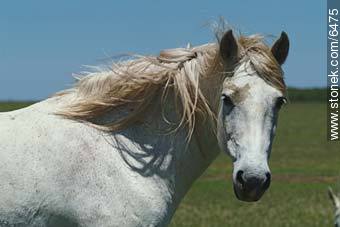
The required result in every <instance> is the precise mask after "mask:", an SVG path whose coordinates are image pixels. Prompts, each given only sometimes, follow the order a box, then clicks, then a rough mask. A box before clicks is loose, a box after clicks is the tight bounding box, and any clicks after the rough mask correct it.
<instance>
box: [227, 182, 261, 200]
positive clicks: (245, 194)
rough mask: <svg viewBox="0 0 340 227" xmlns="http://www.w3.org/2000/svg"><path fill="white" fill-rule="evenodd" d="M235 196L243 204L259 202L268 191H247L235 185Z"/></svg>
mask: <svg viewBox="0 0 340 227" xmlns="http://www.w3.org/2000/svg"><path fill="white" fill-rule="evenodd" d="M233 188H234V194H235V196H236V198H237V199H238V200H240V201H243V202H257V201H259V200H260V199H261V198H262V195H263V194H264V192H265V191H266V190H263V191H262V190H261V191H259V190H252V191H247V190H244V189H243V188H242V186H241V185H239V184H234V187H233Z"/></svg>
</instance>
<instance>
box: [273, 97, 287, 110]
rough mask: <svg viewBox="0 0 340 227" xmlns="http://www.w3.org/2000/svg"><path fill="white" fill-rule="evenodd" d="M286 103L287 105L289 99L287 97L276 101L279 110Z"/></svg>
mask: <svg viewBox="0 0 340 227" xmlns="http://www.w3.org/2000/svg"><path fill="white" fill-rule="evenodd" d="M286 103H287V99H286V98H285V97H279V98H277V100H276V103H275V107H276V108H277V109H280V108H281V107H282V106H283V105H284V104H286Z"/></svg>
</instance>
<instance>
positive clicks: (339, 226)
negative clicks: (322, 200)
mask: <svg viewBox="0 0 340 227" xmlns="http://www.w3.org/2000/svg"><path fill="white" fill-rule="evenodd" d="M328 195H329V198H330V199H331V201H332V203H333V205H334V211H335V212H334V226H335V227H340V199H339V197H338V196H337V195H336V194H335V193H334V192H333V190H332V189H331V188H328Z"/></svg>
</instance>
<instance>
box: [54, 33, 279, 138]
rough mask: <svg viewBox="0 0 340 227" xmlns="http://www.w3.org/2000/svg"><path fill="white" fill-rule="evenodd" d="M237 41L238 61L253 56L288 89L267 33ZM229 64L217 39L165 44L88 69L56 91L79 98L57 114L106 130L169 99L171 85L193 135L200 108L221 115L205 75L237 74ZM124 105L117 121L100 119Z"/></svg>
mask: <svg viewBox="0 0 340 227" xmlns="http://www.w3.org/2000/svg"><path fill="white" fill-rule="evenodd" d="M238 43H239V46H240V61H239V64H240V63H242V62H245V61H248V62H250V65H251V66H252V67H253V68H254V70H255V71H256V72H257V73H258V75H259V76H261V77H262V78H263V79H264V80H265V81H266V82H267V83H269V84H270V85H272V86H274V87H276V88H278V89H279V90H281V91H283V92H284V91H285V89H286V88H285V84H284V81H283V72H282V69H281V67H280V65H279V64H278V63H277V62H276V60H275V58H274V57H273V55H272V54H271V50H270V48H269V47H268V46H267V45H265V44H264V42H263V38H262V37H261V36H259V35H254V36H249V37H244V36H240V37H239V38H238ZM224 70H225V67H224V66H223V64H222V59H221V57H220V54H219V45H218V44H213V43H211V44H205V45H202V46H197V47H193V48H190V47H188V48H176V49H169V50H163V51H161V52H160V55H159V56H157V57H155V56H138V57H137V59H134V60H129V61H125V62H120V63H114V64H113V65H112V66H111V67H110V68H109V69H108V70H99V71H98V72H93V73H88V74H86V75H83V77H81V78H80V79H78V81H77V83H76V85H75V86H74V88H71V89H68V90H65V91H62V92H60V93H58V94H57V95H58V96H64V95H66V94H70V93H72V94H74V95H75V96H76V99H75V101H73V102H72V103H71V104H69V105H67V106H65V107H64V108H63V109H61V110H60V111H59V112H58V113H57V114H58V115H61V116H63V117H66V118H68V119H72V120H77V121H85V122H88V123H91V124H93V125H94V126H95V127H99V128H100V129H102V130H106V131H117V130H122V129H124V128H127V127H129V126H130V125H132V124H134V123H136V122H137V121H140V120H142V119H143V113H145V111H146V110H147V109H148V107H149V106H150V104H151V103H152V100H154V98H155V97H158V96H160V95H161V97H162V101H164V100H165V97H166V96H167V94H168V92H169V90H170V89H172V91H173V94H174V95H175V100H177V101H176V102H175V103H178V104H179V105H178V106H177V110H178V111H179V114H180V115H179V116H180V121H179V122H178V124H177V125H176V128H179V127H181V126H183V125H186V126H187V127H188V130H189V133H188V135H189V136H191V134H192V132H193V130H194V126H195V121H196V117H197V114H200V115H202V116H203V117H204V118H209V119H211V120H213V121H214V120H215V115H216V113H215V111H213V110H212V108H211V106H210V104H209V103H208V101H207V98H206V97H205V95H204V94H203V92H202V90H201V85H200V79H202V78H204V77H213V76H215V78H211V79H213V80H214V79H218V80H220V81H223V79H224V77H226V76H232V72H229V73H226V72H224ZM216 77H218V78H216ZM162 103H163V102H162ZM121 107H123V108H124V107H129V113H128V114H126V115H124V116H122V117H121V118H118V119H115V120H113V122H108V123H107V122H106V123H103V124H101V123H98V121H97V119H98V118H100V117H102V116H104V115H105V114H107V113H109V111H112V110H114V109H116V108H121Z"/></svg>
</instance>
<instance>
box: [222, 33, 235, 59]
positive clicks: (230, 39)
mask: <svg viewBox="0 0 340 227" xmlns="http://www.w3.org/2000/svg"><path fill="white" fill-rule="evenodd" d="M220 54H221V57H222V59H223V60H224V61H225V62H230V61H232V60H235V59H237V57H238V45H237V41H236V39H235V37H234V35H233V31H232V30H229V31H227V32H226V33H224V35H223V37H222V39H221V41H220Z"/></svg>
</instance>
